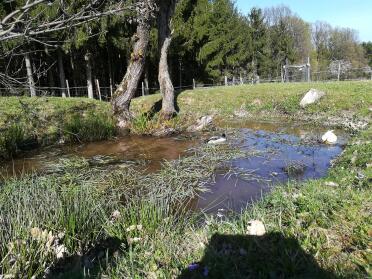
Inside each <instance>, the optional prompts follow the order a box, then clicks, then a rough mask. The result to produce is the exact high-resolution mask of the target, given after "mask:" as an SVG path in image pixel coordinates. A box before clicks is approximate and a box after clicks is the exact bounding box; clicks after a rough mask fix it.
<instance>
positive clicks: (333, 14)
mask: <svg viewBox="0 0 372 279" xmlns="http://www.w3.org/2000/svg"><path fill="white" fill-rule="evenodd" d="M236 4H237V6H238V8H239V10H240V11H241V12H243V13H244V14H247V13H248V12H249V10H250V9H251V8H252V7H254V6H255V7H260V8H265V7H271V6H277V5H280V4H284V5H286V6H288V7H290V8H291V10H292V11H293V12H295V13H296V14H297V15H299V16H300V17H301V18H302V19H304V20H305V21H307V22H315V21H317V20H321V21H327V22H328V23H330V24H331V25H332V26H334V27H335V26H339V27H349V28H353V29H355V30H357V31H358V32H359V38H360V40H361V41H372V0H287V1H284V0H236Z"/></svg>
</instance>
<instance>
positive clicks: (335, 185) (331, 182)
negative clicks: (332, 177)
mask: <svg viewBox="0 0 372 279" xmlns="http://www.w3.org/2000/svg"><path fill="white" fill-rule="evenodd" d="M325 185H326V186H329V187H338V186H339V185H338V184H337V183H336V182H333V181H327V182H326V183H325Z"/></svg>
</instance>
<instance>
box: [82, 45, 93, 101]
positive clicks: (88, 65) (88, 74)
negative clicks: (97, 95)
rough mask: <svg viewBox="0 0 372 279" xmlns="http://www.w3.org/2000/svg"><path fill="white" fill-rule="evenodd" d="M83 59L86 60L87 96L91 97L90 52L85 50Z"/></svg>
mask: <svg viewBox="0 0 372 279" xmlns="http://www.w3.org/2000/svg"><path fill="white" fill-rule="evenodd" d="M84 59H85V61H86V62H87V65H86V71H87V86H88V98H89V99H93V98H94V96H93V82H92V63H91V54H90V53H89V52H87V53H86V54H85V56H84Z"/></svg>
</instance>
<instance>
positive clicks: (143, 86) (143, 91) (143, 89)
mask: <svg viewBox="0 0 372 279" xmlns="http://www.w3.org/2000/svg"><path fill="white" fill-rule="evenodd" d="M142 96H145V84H144V83H143V81H142Z"/></svg>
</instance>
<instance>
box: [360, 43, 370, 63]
mask: <svg viewBox="0 0 372 279" xmlns="http://www.w3.org/2000/svg"><path fill="white" fill-rule="evenodd" d="M362 47H363V48H364V51H365V56H366V59H367V60H368V65H369V66H370V67H372V42H364V43H362Z"/></svg>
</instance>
